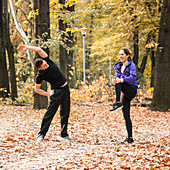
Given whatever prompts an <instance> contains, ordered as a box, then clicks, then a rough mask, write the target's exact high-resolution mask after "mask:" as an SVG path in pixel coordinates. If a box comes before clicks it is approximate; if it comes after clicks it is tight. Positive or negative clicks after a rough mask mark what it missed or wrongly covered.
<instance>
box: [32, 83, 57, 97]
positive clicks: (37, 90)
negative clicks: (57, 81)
mask: <svg viewBox="0 0 170 170" xmlns="http://www.w3.org/2000/svg"><path fill="white" fill-rule="evenodd" d="M40 87H41V84H35V88H34V91H35V92H36V93H38V94H41V95H43V96H52V95H53V94H54V90H51V91H50V92H46V91H44V90H42V89H40Z"/></svg>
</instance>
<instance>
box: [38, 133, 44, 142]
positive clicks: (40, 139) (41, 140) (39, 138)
mask: <svg viewBox="0 0 170 170" xmlns="http://www.w3.org/2000/svg"><path fill="white" fill-rule="evenodd" d="M43 141H44V135H42V134H40V135H38V137H37V142H43Z"/></svg>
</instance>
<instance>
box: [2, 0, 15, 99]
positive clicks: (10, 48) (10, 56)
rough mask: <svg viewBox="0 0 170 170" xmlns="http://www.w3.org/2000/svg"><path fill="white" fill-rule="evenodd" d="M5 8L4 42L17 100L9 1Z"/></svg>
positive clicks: (5, 2)
mask: <svg viewBox="0 0 170 170" xmlns="http://www.w3.org/2000/svg"><path fill="white" fill-rule="evenodd" d="M3 3H4V8H3V13H4V34H3V35H4V41H5V47H6V49H7V53H8V61H9V71H10V84H11V98H12V100H15V98H17V86H16V74H15V64H14V49H13V46H12V43H11V40H10V35H9V15H8V1H6V0H3Z"/></svg>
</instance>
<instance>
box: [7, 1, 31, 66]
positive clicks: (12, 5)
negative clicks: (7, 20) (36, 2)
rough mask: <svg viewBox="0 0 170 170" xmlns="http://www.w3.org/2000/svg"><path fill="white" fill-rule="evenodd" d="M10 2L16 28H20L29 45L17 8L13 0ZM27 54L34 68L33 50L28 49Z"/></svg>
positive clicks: (24, 39) (26, 43) (25, 42)
mask: <svg viewBox="0 0 170 170" xmlns="http://www.w3.org/2000/svg"><path fill="white" fill-rule="evenodd" d="M9 3H10V7H11V12H12V16H13V19H14V22H15V25H16V29H17V30H18V32H19V33H20V35H21V36H22V38H23V41H24V44H25V45H28V44H29V39H28V38H27V36H26V34H25V32H24V31H23V29H22V27H21V25H20V23H19V21H18V17H17V14H16V10H15V6H14V3H13V0H9ZM27 55H28V58H29V60H30V62H31V65H32V67H33V68H34V61H33V57H32V54H31V52H30V51H29V50H27Z"/></svg>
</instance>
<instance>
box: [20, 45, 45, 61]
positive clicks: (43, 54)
mask: <svg viewBox="0 0 170 170" xmlns="http://www.w3.org/2000/svg"><path fill="white" fill-rule="evenodd" d="M18 49H20V50H21V51H26V50H31V51H34V52H37V53H38V54H39V55H40V56H41V57H42V58H46V57H48V55H47V53H46V52H45V51H43V50H42V49H41V48H40V47H35V46H26V45H20V46H19V47H18Z"/></svg>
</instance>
